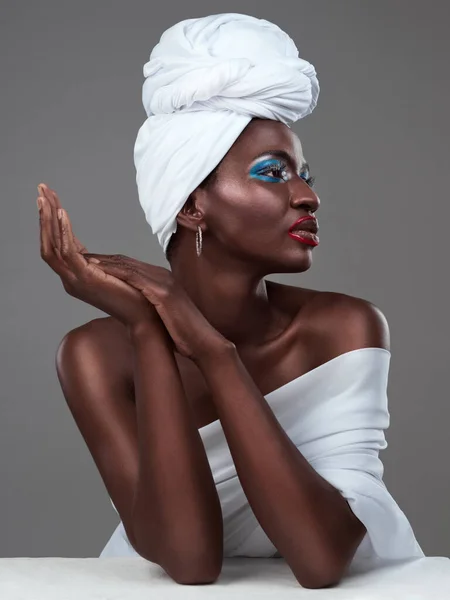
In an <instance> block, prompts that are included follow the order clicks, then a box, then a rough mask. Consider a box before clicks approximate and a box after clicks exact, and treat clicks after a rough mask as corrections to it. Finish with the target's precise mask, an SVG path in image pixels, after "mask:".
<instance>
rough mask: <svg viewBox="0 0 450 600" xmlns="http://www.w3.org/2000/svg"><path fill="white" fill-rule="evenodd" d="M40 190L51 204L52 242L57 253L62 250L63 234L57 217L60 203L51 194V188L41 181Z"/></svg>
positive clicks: (45, 201)
mask: <svg viewBox="0 0 450 600" xmlns="http://www.w3.org/2000/svg"><path fill="white" fill-rule="evenodd" d="M38 190H39V193H40V195H41V196H42V197H43V198H44V199H45V200H44V203H45V204H47V203H48V206H49V211H48V214H49V215H50V219H49V223H50V225H49V226H50V228H51V231H52V236H51V243H52V245H53V246H54V251H55V252H56V254H58V253H59V252H60V250H61V235H60V232H59V225H58V219H57V214H56V213H57V210H58V208H59V207H58V204H57V203H55V199H54V197H53V195H52V194H51V192H50V190H49V188H48V187H47V186H46V185H45V184H44V183H40V184H39V185H38Z"/></svg>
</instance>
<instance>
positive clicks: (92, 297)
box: [38, 183, 162, 328]
mask: <svg viewBox="0 0 450 600" xmlns="http://www.w3.org/2000/svg"><path fill="white" fill-rule="evenodd" d="M38 189H39V191H40V195H39V199H40V200H41V207H42V208H41V209H40V211H39V220H40V239H41V241H40V246H41V257H42V259H43V260H44V261H45V262H46V263H47V264H48V265H49V266H50V267H51V268H52V269H53V271H55V272H56V273H57V274H58V275H59V276H60V278H61V281H62V284H63V286H64V289H65V290H66V292H67V293H68V294H69V295H70V296H73V297H74V298H78V299H79V300H83V301H84V302H87V303H88V304H91V305H92V306H95V307H96V308H99V309H100V310H102V311H104V312H106V313H107V314H109V315H111V316H112V317H114V318H116V319H118V320H119V321H121V322H122V323H123V324H124V325H126V326H127V327H129V328H134V327H140V326H141V325H146V324H152V323H154V324H156V323H157V321H160V323H162V321H161V318H160V317H159V315H158V312H157V311H156V309H155V308H154V306H153V305H152V304H151V303H150V302H149V301H148V300H147V298H145V296H144V295H143V294H142V293H141V292H140V291H138V290H137V289H135V288H133V287H132V286H130V285H128V284H127V283H125V282H124V281H122V280H120V279H118V278H117V277H113V276H112V275H108V274H107V273H105V272H104V271H102V269H99V268H98V267H97V266H96V265H95V263H93V262H91V260H90V261H88V259H86V258H84V256H83V255H84V254H85V253H87V252H88V250H87V248H86V247H85V246H83V244H81V243H80V242H79V241H78V239H77V238H76V237H75V236H74V235H73V232H72V226H71V223H70V220H69V217H68V215H67V212H66V211H65V210H64V209H63V208H62V207H61V203H60V201H59V198H58V196H57V194H56V192H54V191H53V190H51V189H50V188H49V187H47V186H45V185H44V184H42V183H41V184H39V186H38ZM58 209H61V211H62V219H61V220H60V219H58V215H57V211H58ZM160 323H159V324H158V325H160Z"/></svg>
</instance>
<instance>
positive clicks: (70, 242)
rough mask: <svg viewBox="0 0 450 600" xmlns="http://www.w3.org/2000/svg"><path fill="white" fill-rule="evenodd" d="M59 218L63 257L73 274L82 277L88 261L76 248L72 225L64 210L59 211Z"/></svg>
mask: <svg viewBox="0 0 450 600" xmlns="http://www.w3.org/2000/svg"><path fill="white" fill-rule="evenodd" d="M59 216H60V218H58V222H59V228H60V234H61V257H62V258H63V260H64V262H65V263H66V264H67V266H68V267H69V269H70V270H71V271H72V272H73V273H75V274H76V275H81V274H82V273H83V271H84V269H86V261H85V259H84V258H83V256H82V255H81V254H80V253H79V252H78V250H77V248H76V245H75V242H74V239H73V232H72V224H71V222H70V219H69V217H68V215H67V212H66V211H65V210H64V208H60V209H59Z"/></svg>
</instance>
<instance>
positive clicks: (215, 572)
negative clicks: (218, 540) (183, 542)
mask: <svg viewBox="0 0 450 600" xmlns="http://www.w3.org/2000/svg"><path fill="white" fill-rule="evenodd" d="M136 551H137V552H138V554H140V556H142V558H145V559H146V560H148V561H149V562H152V563H154V564H157V565H159V566H160V567H161V568H162V569H164V571H165V572H166V573H167V575H169V577H170V578H171V579H172V580H173V581H174V582H175V583H179V584H182V585H202V584H208V583H215V581H217V579H218V578H219V576H220V574H221V571H222V551H221V552H214V553H213V552H208V553H206V558H205V555H203V556H202V557H199V558H197V557H195V556H194V555H193V554H192V553H191V554H190V556H189V557H188V558H183V557H182V556H180V554H178V555H177V556H176V557H175V558H174V557H171V558H168V556H167V553H164V552H158V553H155V552H152V553H149V552H147V551H143V550H142V548H140V549H139V550H138V549H137V548H136Z"/></svg>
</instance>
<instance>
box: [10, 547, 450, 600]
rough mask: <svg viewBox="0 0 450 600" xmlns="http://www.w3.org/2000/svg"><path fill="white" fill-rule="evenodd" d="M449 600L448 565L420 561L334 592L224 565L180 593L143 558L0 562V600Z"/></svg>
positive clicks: (282, 570) (279, 574)
mask: <svg viewBox="0 0 450 600" xmlns="http://www.w3.org/2000/svg"><path fill="white" fill-rule="evenodd" d="M230 594H231V595H232V596H231V597H232V598H233V600H250V599H253V598H255V599H256V598H257V599H258V600H261V599H262V598H272V597H273V598H280V597H282V598H286V599H287V598H291V597H292V598H296V599H297V600H298V599H302V598H310V597H314V598H315V600H322V599H329V598H334V599H336V598H338V599H339V600H350V599H351V600H356V599H358V600H374V599H375V598H380V600H381V599H383V600H389V599H391V598H392V599H393V600H394V599H395V600H412V599H414V600H417V599H422V598H423V599H426V600H430V598H431V599H436V600H437V599H439V600H441V599H442V600H443V599H447V598H449V599H450V559H449V558H446V557H427V558H422V559H418V560H415V561H412V562H408V563H399V564H396V565H392V564H391V565H389V566H385V567H381V568H377V569H376V570H372V571H369V572H359V573H350V574H347V576H346V577H345V579H343V580H342V581H341V583H340V584H339V585H338V586H335V587H333V588H324V589H313V590H311V589H306V588H302V587H301V586H300V585H299V584H298V582H297V580H296V579H295V577H294V576H293V574H292V572H291V570H290V569H289V566H288V565H287V564H286V562H285V561H284V559H276V558H246V557H239V558H225V559H224V561H223V566H222V572H221V575H220V577H219V579H218V580H217V581H216V582H215V583H213V584H205V585H181V584H177V583H175V582H174V581H173V580H172V579H171V578H170V577H169V576H168V575H167V574H166V573H165V571H164V570H163V569H162V568H161V567H159V566H158V565H155V564H154V563H150V562H148V561H146V560H145V559H143V558H140V557H138V558H53V557H44V558H22V557H20V558H2V559H0V598H1V600H80V599H82V600H107V599H108V600H112V599H114V600H116V599H117V600H149V599H153V598H155V599H156V598H158V600H160V599H163V600H172V599H175V598H181V597H183V598H185V599H186V598H192V599H196V600H197V599H198V598H202V597H205V598H208V599H210V598H211V599H213V600H214V598H215V597H217V598H225V597H226V598H229V597H230Z"/></svg>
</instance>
